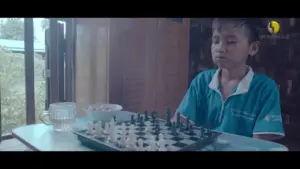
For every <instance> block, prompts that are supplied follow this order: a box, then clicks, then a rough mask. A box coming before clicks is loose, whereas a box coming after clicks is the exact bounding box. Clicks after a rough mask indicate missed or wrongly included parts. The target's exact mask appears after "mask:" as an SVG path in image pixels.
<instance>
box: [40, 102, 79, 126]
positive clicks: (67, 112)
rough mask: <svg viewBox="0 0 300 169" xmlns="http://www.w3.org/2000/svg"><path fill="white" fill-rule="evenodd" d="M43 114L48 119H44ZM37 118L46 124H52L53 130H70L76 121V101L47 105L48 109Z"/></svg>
mask: <svg viewBox="0 0 300 169" xmlns="http://www.w3.org/2000/svg"><path fill="white" fill-rule="evenodd" d="M45 116H48V117H49V121H50V122H47V121H45ZM39 119H40V120H41V121H42V122H43V123H44V124H46V125H52V126H53V129H54V130H55V131H71V130H72V128H73V124H74V123H75V121H76V103H74V102H60V103H52V104H50V105H49V110H48V111H44V112H43V113H41V114H40V116H39Z"/></svg>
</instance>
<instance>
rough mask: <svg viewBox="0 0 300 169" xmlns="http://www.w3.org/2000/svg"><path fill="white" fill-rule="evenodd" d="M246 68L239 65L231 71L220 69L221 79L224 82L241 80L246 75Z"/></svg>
mask: <svg viewBox="0 0 300 169" xmlns="http://www.w3.org/2000/svg"><path fill="white" fill-rule="evenodd" d="M247 71H248V66H247V65H241V66H237V67H234V68H231V69H224V68H222V69H221V74H220V75H221V76H220V77H221V78H222V79H223V80H226V81H230V80H241V79H242V78H243V77H244V76H245V75H246V73H247Z"/></svg>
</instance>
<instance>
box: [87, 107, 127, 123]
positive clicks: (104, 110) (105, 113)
mask: <svg viewBox="0 0 300 169" xmlns="http://www.w3.org/2000/svg"><path fill="white" fill-rule="evenodd" d="M122 109H123V107H122V106H120V105H118V104H94V105H90V106H87V107H84V108H83V110H84V111H85V112H86V113H87V115H88V117H89V119H90V120H91V121H100V120H101V121H110V120H111V119H112V118H113V116H116V114H117V113H118V112H120V111H121V110H122Z"/></svg>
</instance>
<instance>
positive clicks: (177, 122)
mask: <svg viewBox="0 0 300 169" xmlns="http://www.w3.org/2000/svg"><path fill="white" fill-rule="evenodd" d="M179 127H180V113H177V114H176V128H179Z"/></svg>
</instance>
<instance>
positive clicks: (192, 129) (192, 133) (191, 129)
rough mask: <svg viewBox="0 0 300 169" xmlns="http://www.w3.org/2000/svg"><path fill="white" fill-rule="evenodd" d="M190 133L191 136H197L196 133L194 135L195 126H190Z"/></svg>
mask: <svg viewBox="0 0 300 169" xmlns="http://www.w3.org/2000/svg"><path fill="white" fill-rule="evenodd" d="M189 133H190V135H194V134H195V133H194V128H193V125H190V126H189Z"/></svg>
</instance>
